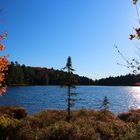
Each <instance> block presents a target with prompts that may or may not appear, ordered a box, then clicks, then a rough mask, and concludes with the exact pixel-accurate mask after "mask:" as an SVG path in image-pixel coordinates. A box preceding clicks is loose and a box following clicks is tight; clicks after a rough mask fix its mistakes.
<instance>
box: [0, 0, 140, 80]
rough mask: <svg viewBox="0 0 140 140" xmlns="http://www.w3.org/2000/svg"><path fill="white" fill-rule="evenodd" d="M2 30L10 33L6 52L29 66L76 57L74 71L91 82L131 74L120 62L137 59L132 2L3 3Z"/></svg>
mask: <svg viewBox="0 0 140 140" xmlns="http://www.w3.org/2000/svg"><path fill="white" fill-rule="evenodd" d="M0 8H2V9H3V12H2V13H1V14H0V21H1V22H0V25H1V28H0V32H3V31H7V32H8V37H7V39H6V40H5V41H4V44H5V45H6V47H7V48H6V51H5V54H7V53H8V54H10V57H9V59H10V60H11V61H18V62H19V63H20V64H25V65H29V66H41V67H49V68H51V67H54V68H55V69H61V68H62V67H64V66H65V63H66V59H67V57H68V56H71V57H72V61H73V67H74V68H75V69H76V71H75V73H77V74H79V75H83V76H88V77H91V78H93V79H96V78H97V79H98V78H101V77H108V76H110V75H111V76H116V75H121V74H127V73H129V72H131V71H130V70H128V69H126V68H124V67H120V66H118V65H117V64H116V63H117V62H119V63H122V64H124V63H125V62H124V61H123V60H122V58H121V57H120V56H119V55H118V53H117V51H116V50H115V48H114V44H116V45H117V46H118V47H119V48H120V50H121V51H122V52H123V53H124V55H126V56H127V57H128V58H132V57H137V54H136V51H135V49H134V48H133V47H132V46H137V47H138V45H139V42H138V41H133V42H132V41H130V40H129V34H131V33H133V27H135V26H136V25H137V16H136V11H135V7H134V6H133V4H132V1H131V0H108V1H105V0H100V1H98V0H97V1H95V0H0Z"/></svg>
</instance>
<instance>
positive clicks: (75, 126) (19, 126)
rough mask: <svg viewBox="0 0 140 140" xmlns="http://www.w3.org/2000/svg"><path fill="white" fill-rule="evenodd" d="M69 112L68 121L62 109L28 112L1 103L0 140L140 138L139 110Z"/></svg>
mask: <svg viewBox="0 0 140 140" xmlns="http://www.w3.org/2000/svg"><path fill="white" fill-rule="evenodd" d="M17 110H18V111H17ZM17 112H18V113H17ZM16 113H17V114H18V115H17V114H16ZM72 116H73V117H72V119H71V121H70V122H67V119H66V118H67V112H66V111H64V110H47V111H42V112H39V113H36V114H34V115H33V116H28V115H27V113H26V110H24V109H23V108H20V107H0V140H140V110H130V111H129V112H126V113H122V114H119V115H118V116H116V115H114V114H113V113H111V112H110V111H105V110H100V111H95V110H86V109H82V110H77V111H72Z"/></svg>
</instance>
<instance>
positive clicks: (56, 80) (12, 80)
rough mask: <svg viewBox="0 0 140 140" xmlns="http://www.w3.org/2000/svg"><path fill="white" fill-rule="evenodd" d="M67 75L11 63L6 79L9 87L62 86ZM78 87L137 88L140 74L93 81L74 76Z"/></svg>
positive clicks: (51, 69)
mask: <svg viewBox="0 0 140 140" xmlns="http://www.w3.org/2000/svg"><path fill="white" fill-rule="evenodd" d="M66 76H67V73H66V72H64V71H62V70H55V69H53V68H42V67H31V66H25V65H20V64H19V63H18V62H11V63H10V65H9V69H8V76H7V77H6V84H7V85H13V86H16V85H62V83H64V79H65V78H66ZM73 77H74V79H75V81H76V82H75V83H76V85H107V86H135V85H140V74H138V75H134V74H128V75H125V76H117V77H111V76H110V77H107V78H102V79H99V80H92V79H91V78H88V77H85V76H79V75H77V74H73Z"/></svg>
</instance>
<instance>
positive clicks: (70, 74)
mask: <svg viewBox="0 0 140 140" xmlns="http://www.w3.org/2000/svg"><path fill="white" fill-rule="evenodd" d="M63 69H64V70H65V69H66V71H67V75H66V78H65V79H64V80H65V83H64V84H65V85H66V86H67V87H68V98H67V103H68V104H67V111H68V116H67V119H68V121H69V120H70V119H71V117H72V115H71V107H72V106H73V105H74V101H75V100H76V99H73V98H72V96H74V95H76V93H72V92H71V90H72V88H74V87H75V86H74V85H75V79H74V76H73V71H74V69H73V68H72V60H71V57H70V56H69V57H68V58H67V63H66V66H65V67H64V68H63Z"/></svg>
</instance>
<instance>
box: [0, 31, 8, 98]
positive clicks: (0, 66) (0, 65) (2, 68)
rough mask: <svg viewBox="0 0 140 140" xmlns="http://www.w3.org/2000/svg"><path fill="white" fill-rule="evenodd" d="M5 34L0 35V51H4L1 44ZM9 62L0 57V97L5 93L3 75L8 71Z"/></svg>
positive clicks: (5, 58) (4, 57)
mask: <svg viewBox="0 0 140 140" xmlns="http://www.w3.org/2000/svg"><path fill="white" fill-rule="evenodd" d="M6 36H7V33H6V32H5V33H3V34H2V35H0V51H3V50H4V49H5V46H4V45H3V44H2V41H3V39H5V38H6ZM8 65H9V61H8V60H7V57H6V56H0V96H1V95H2V94H3V93H4V92H6V88H7V86H6V85H5V74H6V71H7V70H8Z"/></svg>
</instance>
